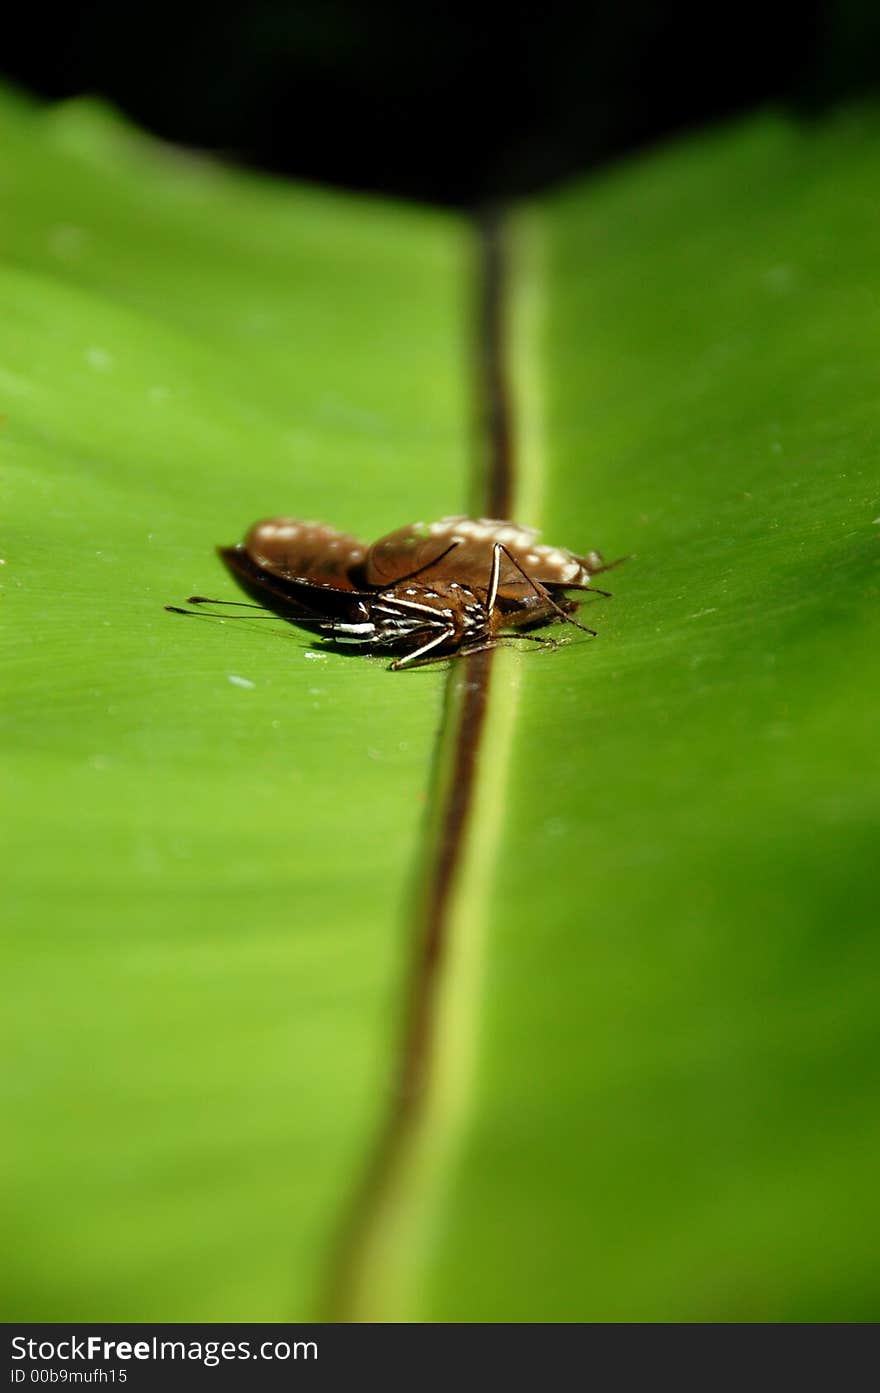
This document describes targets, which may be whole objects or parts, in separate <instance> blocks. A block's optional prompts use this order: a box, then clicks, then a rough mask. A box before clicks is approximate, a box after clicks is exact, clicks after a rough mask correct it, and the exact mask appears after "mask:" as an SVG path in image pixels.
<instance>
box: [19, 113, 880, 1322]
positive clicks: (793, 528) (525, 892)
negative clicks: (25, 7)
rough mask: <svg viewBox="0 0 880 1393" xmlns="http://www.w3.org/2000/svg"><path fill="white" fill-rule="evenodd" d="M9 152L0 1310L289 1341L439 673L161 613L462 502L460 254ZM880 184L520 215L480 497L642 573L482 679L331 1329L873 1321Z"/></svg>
mask: <svg viewBox="0 0 880 1393" xmlns="http://www.w3.org/2000/svg"><path fill="white" fill-rule="evenodd" d="M0 119H2V123H3V136H4V138H3V141H2V143H0V206H2V208H3V210H4V211H3V216H2V223H0V252H2V270H0V305H2V323H3V329H2V331H0V393H2V398H3V403H2V407H0V409H2V411H3V412H4V414H5V420H4V421H3V423H2V425H0V456H2V460H3V465H4V470H5V472H6V479H7V483H6V485H5V492H6V496H7V509H6V513H7V517H8V519H9V525H8V528H7V532H6V535H5V538H4V548H5V550H4V557H5V560H6V565H5V567H4V568H3V581H4V592H5V593H4V600H3V612H4V616H5V621H6V623H5V628H6V635H7V637H6V644H7V645H8V656H7V657H6V658H5V659H4V681H5V693H4V709H5V714H6V717H7V727H8V730H9V740H8V756H7V761H6V763H7V770H8V777H7V796H6V798H5V800H4V806H5V808H6V809H7V824H8V828H7V834H6V844H7V846H8V847H9V848H10V849H11V853H12V854H11V856H10V859H9V865H10V871H9V873H8V875H7V877H6V882H5V885H4V893H3V898H4V903H8V905H9V907H10V911H11V912H10V913H8V914H5V915H4V919H5V921H6V922H5V926H4V932H5V933H6V934H7V935H8V938H9V946H8V949H7V960H8V964H9V970H8V971H6V972H5V973H4V979H3V988H2V990H3V993H4V995H5V998H6V1006H5V1008H4V1012H3V1020H4V1029H6V1030H8V1031H9V1033H10V1044H9V1047H8V1048H7V1049H6V1050H5V1056H6V1058H7V1060H8V1061H9V1067H8V1068H7V1070H6V1071H5V1085H4V1087H5V1089H6V1090H7V1092H6V1103H5V1107H6V1109H7V1111H8V1117H9V1125H8V1126H7V1127H6V1129H5V1130H6V1132H7V1135H8V1136H10V1137H11V1138H12V1141H11V1142H9V1143H7V1146H6V1151H5V1157H4V1160H5V1165H6V1168H7V1171H8V1181H7V1184H6V1185H5V1187H4V1204H7V1205H8V1206H9V1220H8V1223H7V1231H8V1232H10V1233H11V1234H12V1238H13V1242H12V1244H11V1246H10V1248H9V1251H10V1252H11V1254H12V1259H11V1261H7V1262H6V1263H5V1264H4V1268H5V1275H4V1284H5V1290H4V1306H5V1310H6V1312H7V1318H8V1319H11V1318H18V1319H21V1318H27V1317H30V1318H31V1319H97V1318H103V1319H117V1320H123V1319H128V1320H131V1319H144V1320H147V1319H163V1318H164V1319H170V1320H199V1319H204V1320H233V1319H237V1320H247V1319H263V1320H282V1319H303V1318H306V1317H308V1316H309V1315H312V1314H314V1312H315V1310H316V1309H317V1302H318V1301H319V1298H320V1296H321V1293H322V1291H323V1290H324V1281H325V1276H326V1266H327V1259H328V1253H329V1250H330V1245H331V1242H332V1240H333V1237H334V1235H335V1234H336V1233H337V1231H338V1225H339V1222H340V1219H341V1217H342V1215H343V1214H344V1212H345V1211H346V1207H347V1205H348V1203H349V1201H350V1197H351V1194H352V1192H353V1190H354V1188H355V1187H356V1186H357V1183H358V1180H359V1178H360V1177H361V1176H362V1175H363V1173H364V1168H365V1166H366V1164H367V1160H368V1158H369V1156H370V1154H371V1152H372V1147H373V1144H374V1141H375V1137H376V1135H377V1133H378V1131H379V1130H380V1128H381V1126H382V1123H383V1121H384V1119H385V1118H386V1117H387V1115H388V1111H389V1108H390V1107H391V1106H392V1101H393V1088H392V1080H393V1078H394V1051H395V1045H396V1041H397V1038H398V1021H399V1015H400V1009H401V1002H402V1000H403V998H404V997H405V992H406V987H405V979H406V974H407V971H408V969H409V964H410V958H411V950H412V943H411V923H412V920H411V915H412V899H411V892H412V886H413V876H414V868H415V867H416V866H417V864H418V862H419V859H420V857H421V856H422V855H423V854H424V839H425V836H426V824H425V820H424V814H425V808H426V799H427V798H428V793H429V775H430V766H431V761H432V758H433V757H434V751H435V740H436V735H437V731H438V727H439V725H440V723H441V719H442V699H443V687H444V680H445V679H444V676H443V674H442V672H440V671H436V670H427V671H425V672H422V673H414V674H411V675H409V676H407V675H404V674H400V675H395V674H389V673H388V672H387V671H386V670H385V667H384V665H383V664H382V663H381V662H379V661H373V660H365V659H363V658H354V657H352V658H343V657H336V656H334V657H315V656H310V655H312V654H313V653H314V651H315V650H314V649H313V648H311V647H310V645H309V643H308V640H307V639H306V638H305V637H304V636H303V635H297V634H294V633H293V632H292V631H290V630H284V629H281V628H280V626H276V625H274V624H273V623H272V622H263V621H256V620H255V621H252V622H243V623H232V622H227V623H224V624H220V623H218V622H216V621H209V620H183V619H180V620H178V619H177V618H176V617H175V616H171V615H167V614H165V613H164V611H163V610H162V606H163V604H165V603H166V602H169V601H171V602H174V601H178V600H180V599H181V598H183V597H184V596H185V595H186V594H188V593H190V592H192V591H199V592H202V593H205V592H208V593H211V592H212V590H213V591H216V592H217V593H222V594H224V595H227V596H230V597H231V596H232V595H233V594H234V591H233V589H232V587H231V584H230V582H229V581H228V580H227V579H226V578H225V577H224V576H223V574H222V572H221V570H220V567H219V564H218V563H217V562H216V560H215V559H214V557H213V555H212V547H213V546H214V544H215V543H217V542H231V541H234V540H236V539H237V536H239V535H241V534H242V533H243V532H244V530H245V528H246V526H247V525H248V524H249V523H250V522H252V521H253V520H254V519H255V518H257V517H259V516H265V515H269V514H272V513H292V514H295V515H298V516H304V517H316V518H321V519H325V520H327V521H328V522H331V523H333V524H335V525H336V526H339V527H341V528H345V529H346V530H351V531H352V532H355V533H356V534H358V535H362V536H365V537H368V538H369V537H371V536H372V537H377V536H379V535H381V534H382V533H383V532H388V531H390V530H392V528H394V527H395V526H401V525H404V524H406V523H407V522H410V521H413V520H414V519H417V518H431V517H438V516H442V515H443V514H446V513H456V512H461V511H464V510H465V508H467V507H468V506H469V504H470V502H471V499H472V497H473V492H472V478H473V474H474V443H473V429H472V426H473V402H474V384H473V380H472V379H473V360H474V354H473V344H472V342H471V340H470V339H469V334H470V333H471V331H472V324H471V322H470V321H471V319H472V318H473V305H474V299H475V296H474V283H473V267H474V239H473V234H472V233H471V231H470V229H469V227H468V226H467V224H466V223H465V222H464V220H463V219H458V218H455V217H450V216H447V215H444V214H440V213H434V212H428V211H421V210H417V209H413V208H408V207H404V206H393V205H385V204H381V203H377V202H371V201H369V200H363V199H350V198H346V197H344V196H342V195H337V194H325V193H322V192H320V191H317V190H303V189H299V188H296V187H295V186H294V187H291V186H284V185H279V184H276V183H272V182H270V181H266V180H262V179H257V178H254V177H252V176H245V175H242V174H236V173H232V172H226V171H220V170H217V169H216V168H214V167H212V166H210V165H207V164H205V163H204V162H202V161H200V160H199V159H197V158H196V157H190V156H186V155H183V154H181V153H179V152H173V151H166V150H162V149H160V148H157V146H156V145H155V144H153V143H151V142H147V141H145V140H143V139H142V138H141V137H139V136H137V135H136V134H135V133H133V132H132V131H131V130H130V129H128V128H127V127H125V126H124V125H122V124H121V123H120V122H119V121H118V120H117V119H116V118H115V117H113V116H112V115H111V114H110V113H108V112H106V111H105V110H103V109H101V108H100V107H96V106H95V105H92V104H89V103H74V104H71V105H67V106H62V107H59V108H57V109H55V110H52V111H48V112H43V111H34V110H31V109H30V107H28V106H27V105H26V104H23V103H20V102H18V101H17V100H16V99H14V98H12V97H8V98H4V100H3V104H2V106H0ZM878 153H880V127H878V125H877V124H876V121H875V118H873V117H872V116H871V115H870V114H865V113H857V114H854V115H851V116H849V117H841V118H839V119H836V120H833V121H831V122H829V123H828V124H826V125H817V126H813V127H811V128H805V129H799V128H798V127H796V126H795V125H793V124H791V123H789V122H787V121H785V120H783V119H781V118H777V117H774V116H767V117H763V118H760V119H757V120H752V121H749V122H746V123H743V124H740V125H738V126H736V127H733V128H731V129H730V130H727V131H725V132H722V133H721V134H710V135H707V136H704V137H701V138H697V139H692V140H690V141H687V142H685V143H683V144H681V145H679V146H677V147H674V148H672V149H670V150H667V151H664V152H659V153H656V154H652V155H651V156H650V157H646V158H645V159H643V160H640V161H637V162H633V163H631V164H629V165H627V166H626V167H623V168H621V169H619V170H617V171H614V172H610V173H606V174H602V175H599V176H594V177H591V178H590V179H587V180H584V181H583V183H581V184H578V185H574V186H572V187H571V188H569V189H567V190H563V191H562V192H560V193H557V194H553V195H551V196H548V197H546V198H543V199H541V200H537V201H536V202H535V203H533V204H532V205H530V206H529V207H528V208H524V209H520V210H518V211H516V212H515V213H514V214H513V215H512V216H511V218H510V220H509V226H508V237H507V242H508V252H509V254H508V285H507V302H508V314H507V321H508V345H507V351H508V370H509V389H510V390H509V395H510V402H511V410H512V418H513V425H514V434H515V441H516V452H515V462H516V470H517V477H516V481H515V482H516V490H515V491H516V498H517V503H516V507H515V509H514V512H515V514H516V515H517V517H518V519H519V520H520V521H521V522H523V523H525V524H533V525H537V526H539V527H541V528H542V529H543V533H544V537H545V539H546V540H548V541H550V542H553V543H554V544H555V543H558V544H560V545H562V546H566V547H571V548H573V549H574V550H576V551H586V550H587V549H589V548H592V547H599V548H601V549H602V551H603V552H605V554H606V555H609V556H613V555H619V554H623V553H633V556H632V559H631V560H630V561H628V562H627V564H626V565H625V566H624V567H622V568H620V570H619V571H616V572H614V573H613V580H612V577H611V576H609V588H611V589H613V590H614V592H615V597H614V599H613V600H612V601H610V602H595V603H593V604H591V606H590V607H589V609H588V610H587V616H585V617H587V618H588V622H595V627H596V628H597V629H598V630H599V634H600V636H599V638H598V639H597V640H590V639H588V638H586V636H581V635H576V636H574V637H573V638H572V640H571V641H570V642H569V643H567V644H566V645H565V646H564V647H562V648H561V649H559V650H557V651H555V652H547V653H543V652H537V653H525V654H521V653H514V652H504V653H501V654H499V655H498V657H497V659H496V661H495V663H494V667H493V672H492V677H491V686H490V693H489V708H488V718H487V723H486V727H485V731H484V736H483V748H482V750H481V753H480V762H479V777H478V786H477V794H476V802H475V805H474V808H473V810H472V816H471V819H470V823H469V828H468V837H467V842H466V845H465V848H464V860H463V864H462V867H461V873H460V876H459V879H458V881H457V883H456V888H455V893H454V896H453V901H452V914H451V918H450V922H449V941H448V945H447V953H446V958H445V964H444V974H443V976H442V979H441V982H440V995H439V999H438V1002H437V1010H436V1014H435V1017H434V1050H433V1055H432V1067H431V1074H430V1081H429V1087H428V1090H427V1093H426V1097H425V1099H424V1103H423V1107H422V1110H421V1112H420V1114H419V1120H418V1125H417V1127H416V1128H415V1131H414V1134H413V1136H412V1137H411V1138H410V1141H409V1143H408V1145H407V1146H406V1148H404V1149H403V1150H402V1152H401V1154H400V1155H399V1156H397V1157H396V1158H395V1164H394V1165H392V1166H389V1177H390V1184H389V1189H388V1192H387V1194H386V1196H385V1202H384V1203H383V1204H382V1205H381V1206H377V1207H376V1209H375V1212H374V1213H373V1214H372V1216H370V1218H371V1221H370V1223H369V1224H368V1225H367V1226H366V1229H365V1231H364V1234H363V1235H362V1236H361V1240H360V1247H359V1249H358V1250H356V1251H353V1252H351V1253H350V1254H349V1261H350V1265H351V1267H352V1269H353V1271H354V1272H355V1275H356V1278H357V1280H356V1283H355V1286H356V1290H357V1299H356V1304H355V1309H354V1310H353V1312H350V1313H349V1314H354V1315H356V1316H358V1317H361V1318H378V1319H383V1320H413V1319H415V1320H468V1321H472V1320H481V1319H485V1320H497V1321H520V1320H537V1321H542V1320H602V1319H612V1320H640V1319H641V1320H691V1319H694V1320H704V1319H705V1320H777V1319H781V1320H834V1319H840V1320H861V1319H871V1318H873V1314H874V1312H875V1311H876V1303H877V1297H878V1293H877V1279H876V1275H875V1268H876V1261H875V1258H874V1254H875V1252H876V1247H877V1239H878V1232H877V1230H878V1223H877V1205H876V1200H875V1197H874V1192H875V1189H876V1185H875V1181H874V1170H875V1160H874V1157H875V1155H876V1150H877V1145H878V1130H880V1128H878V1122H877V1112H876V1107H875V1103H874V1094H875V1091H876V1087H875V1078H876V1073H877V1067H878V1063H880V1039H878V1030H877V1025H876V1008H875V1005H874V997H875V990H874V985H873V984H874V979H875V977H876V975H877V971H878V966H880V964H878V958H880V949H878V947H877V934H876V913H875V911H874V900H875V898H876V897H875V894H874V888H873V865H872V856H873V848H874V846H875V845H876V843H877V839H878V831H880V827H878V824H880V792H878V778H877V775H878V763H880V760H878V755H877V741H876V716H875V712H876V706H877V689H878V676H880V657H878V652H880V648H878V632H877V630H878V623H877V617H876V616H877V598H878V570H877V556H878V553H877V543H878V534H880V479H878V469H877V461H878V444H877V442H878V441H880V394H878V392H877V387H876V384H877V381H878V370H880V349H878V344H880V336H878V304H880V300H878V290H877V287H878V285H880V250H878V242H877V237H876V235H875V228H874V222H875V220H876V218H875V212H874V202H875V192H874V190H875V184H876V173H875V172H876V167H877V159H878ZM276 628H278V629H279V630H280V632H278V633H275V632H274V631H275V629H276ZM427 825H428V826H430V824H427Z"/></svg>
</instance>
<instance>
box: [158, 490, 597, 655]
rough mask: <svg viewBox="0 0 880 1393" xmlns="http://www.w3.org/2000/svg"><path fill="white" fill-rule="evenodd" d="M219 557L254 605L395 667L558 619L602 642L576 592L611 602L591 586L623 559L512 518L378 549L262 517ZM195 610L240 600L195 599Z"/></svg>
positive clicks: (319, 527) (471, 523)
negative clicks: (582, 550)
mask: <svg viewBox="0 0 880 1393" xmlns="http://www.w3.org/2000/svg"><path fill="white" fill-rule="evenodd" d="M218 553H219V555H220V557H221V558H222V560H223V561H224V562H225V564H226V566H227V567H228V569H229V570H230V571H231V573H232V575H233V576H234V577H235V579H236V580H237V581H238V583H239V584H240V585H241V586H242V588H243V589H244V590H245V591H246V593H248V594H249V595H251V596H252V598H253V599H254V600H256V601H257V602H258V606H257V607H259V608H261V609H268V610H270V611H272V612H273V613H274V615H275V616H276V617H278V618H282V619H286V620H288V621H289V622H290V623H292V624H296V625H297V626H298V627H300V628H303V629H306V630H308V631H310V632H312V633H315V634H317V635H318V636H320V637H321V638H324V639H326V640H327V641H329V642H330V643H332V644H333V645H338V646H339V647H340V648H343V649H344V648H348V649H353V650H355V651H357V650H360V651H361V652H365V653H373V654H376V653H389V654H396V655H397V656H396V657H395V658H394V661H393V662H392V663H391V667H392V669H394V670H395V671H397V670H400V669H401V668H407V667H419V666H424V665H425V664H427V663H433V662H441V661H443V660H445V659H446V658H449V657H453V656H456V655H464V654H468V653H478V652H480V651H482V650H485V649H488V648H495V647H497V646H498V645H499V644H500V643H501V642H502V641H503V640H504V639H505V638H511V637H519V638H526V639H529V640H530V641H532V642H537V643H542V642H545V643H546V642H550V640H546V639H541V638H538V637H535V636H534V635H533V634H532V633H531V632H530V631H531V630H533V629H540V628H544V627H545V626H547V625H549V624H554V623H557V622H560V621H564V622H567V623H569V624H573V625H574V626H575V627H576V628H578V629H581V630H583V631H584V632H585V633H588V634H592V635H594V636H595V633H596V631H595V629H590V628H587V626H586V625H585V624H581V623H579V622H578V620H577V619H575V618H574V617H573V616H574V614H575V612H576V610H577V609H578V606H579V603H580V601H579V600H576V599H572V598H571V596H570V594H569V592H570V591H589V592H590V593H592V594H599V595H603V596H606V597H607V596H608V593H609V592H608V591H607V590H598V591H597V590H596V587H595V586H592V585H591V584H590V581H591V579H592V577H593V576H595V575H596V574H598V573H599V572H601V571H607V570H610V569H611V567H612V566H616V565H618V564H619V562H617V561H613V562H608V563H606V562H605V561H604V560H603V558H602V556H601V554H600V553H599V552H597V551H590V552H587V554H586V555H584V556H579V555H577V554H576V553H575V552H571V551H567V550H565V549H564V548H562V547H550V546H545V545H543V544H542V543H540V542H539V541H538V533H537V532H536V531H535V530H534V528H530V527H521V526H519V525H518V524H517V523H514V522H505V521H501V520H498V519H494V518H470V517H458V516H457V517H448V518H441V519H440V520H439V521H438V522H431V523H424V522H415V523H409V524H408V525H407V526H406V527H400V528H398V529H397V530H396V531H395V532H389V533H388V535H387V536H385V537H380V538H379V540H378V541H377V542H374V543H373V544H372V546H368V545H367V544H366V543H364V542H361V541H359V540H358V539H357V538H356V537H352V536H349V535H348V534H347V533H344V532H338V531H337V530H336V529H335V528H332V527H328V526H326V525H325V524H323V523H318V522H304V521H301V520H299V519H297V518H287V517H276V518H264V519H263V520H262V521H260V522H256V523H254V525H253V526H252V527H251V528H250V530H249V531H248V533H247V536H246V537H245V539H244V541H243V542H239V543H238V544H237V545H236V546H232V547H218ZM623 559H624V558H621V560H623ZM188 603H189V604H191V605H202V604H219V603H223V604H225V603H232V604H234V603H236V602H235V601H229V602H227V601H216V600H209V599H207V598H206V597H205V596H203V595H192V596H190V599H189V601H188ZM239 603H240V602H239ZM166 608H167V609H170V610H172V611H174V612H175V613H179V614H192V613H194V612H195V611H193V610H185V609H181V608H180V607H179V606H177V605H167V606H166Z"/></svg>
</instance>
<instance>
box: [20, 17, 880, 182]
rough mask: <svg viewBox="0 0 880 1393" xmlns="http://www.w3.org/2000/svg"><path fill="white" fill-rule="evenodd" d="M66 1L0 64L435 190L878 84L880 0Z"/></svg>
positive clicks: (240, 141) (178, 124) (286, 153)
mask: <svg viewBox="0 0 880 1393" xmlns="http://www.w3.org/2000/svg"><path fill="white" fill-rule="evenodd" d="M495 15H496V17H495V18H494V20H493V19H490V18H489V13H488V11H487V10H485V9H480V8H479V7H478V6H475V5H474V4H461V3H446V4H432V3H426V4H423V5H418V4H412V3H410V4H404V3H401V0H375V3H371V0H360V3H357V0H251V2H250V3H247V0H238V3H232V0H215V3H213V4H210V5H208V4H206V5H195V4H191V3H176V4H175V3H172V0H152V2H151V3H149V4H147V3H145V0H97V3H92V4H82V3H80V4H78V3H75V0H73V2H72V3H69V4H67V5H66V6H65V7H64V8H62V9H59V10H58V12H57V14H56V13H50V12H48V11H47V10H46V9H45V8H43V7H40V6H38V5H37V6H34V7H31V8H30V9H26V10H24V12H22V11H21V10H19V11H18V14H17V16H16V27H15V29H14V30H12V31H10V28H9V25H8V23H7V22H5V27H4V34H3V42H2V57H0V66H2V69H3V70H4V72H5V74H6V76H8V77H9V78H12V79H13V80H14V81H16V82H18V83H19V84H20V85H22V86H24V87H26V88H29V89H31V90H32V91H35V92H37V93H39V94H41V95H43V96H46V97H50V98H58V97H66V96H72V95H77V94H80V93H82V92H93V93H98V94H100V95H102V96H104V97H106V98H109V99H110V100H111V101H112V102H114V103H115V104H116V105H117V106H119V107H120V108H121V109H122V110H123V111H124V112H125V113H127V115H128V116H130V117H131V118H132V119H133V120H134V121H136V122H137V123H139V124H140V125H142V126H145V127H146V128H147V129H149V130H152V131H153V132H155V133H156V134H158V135H161V136H163V137H165V138H167V139H169V140H173V141H176V142H179V143H182V144H185V145H189V146H194V147H197V148H200V149H206V150H213V151H217V152H219V153H221V154H223V155H224V156H226V157H228V158H232V159H235V160H237V161H239V162H241V163H246V164H252V165H255V166H259V167H263V168H268V169H273V170H277V171H281V172H283V173H285V174H289V175H293V176H298V177H301V178H307V179H312V180H318V181H321V182H328V183H335V184H342V185H347V186H349V187H355V188H367V189H378V190H381V191H383V192H386V193H394V194H403V195H406V196H409V197H414V198H421V199H430V200H433V201H438V202H451V203H461V204H473V203H478V202H481V201H485V200H491V199H497V198H499V197H503V196H511V195H513V196H515V195H518V194H524V193H529V192H531V191H533V190H534V189H536V188H540V187H542V186H544V185H546V184H548V183H551V182H552V181H554V180H556V179H559V178H560V177H564V176H566V175H571V174H574V173H576V172H578V171H581V170H583V169H586V168H589V167H591V166H595V165H597V164H602V163H605V162H607V161H608V160H610V159H613V158H615V157H616V156H619V155H621V154H623V153H626V152H628V151H631V150H634V149H638V148H640V147H643V146H645V145H647V144H650V143H652V142H654V141H656V140H658V139H660V138H662V137H664V136H666V135H670V134H672V133H675V132H679V131H681V130H685V129H688V128H690V127H693V126H695V125H699V124H702V123H705V122H707V121H711V120H713V119H717V118H719V117H723V116H727V115H730V114H732V113H736V112H739V111H743V110H746V109H748V108H749V107H752V106H755V105H757V104H759V103H763V102H767V101H772V102H776V103H784V104H785V105H787V106H789V107H790V108H791V109H793V110H795V111H797V112H798V113H800V114H801V115H803V116H804V117H805V118H806V119H809V116H810V115H811V114H812V113H815V112H819V111H821V110H823V109H824V108H825V107H827V106H828V105H829V104H831V103H833V102H834V101H837V100H839V99H841V98H845V97H849V96H853V95H858V94H860V93H862V92H865V91H867V90H870V89H871V88H873V87H874V86H875V85H876V83H877V77H878V72H880V63H878V52H880V0H800V3H791V0H780V3H776V4H774V3H772V0H765V2H764V3H758V2H757V0H740V2H739V3H735V4H734V3H730V0H718V2H717V3H715V4H713V3H711V0H707V3H706V4H705V5H701V6H696V5H692V4H689V3H686V4H674V3H672V0H618V2H617V3H615V0H604V3H602V4H596V3H590V0H586V3H584V4H581V5H577V6H575V5H572V4H571V3H566V4H561V3H559V2H558V0H547V3H544V4H532V5H527V4H515V3H514V4H510V5H508V6H507V7H506V8H504V9H503V10H501V9H499V10H497V11H496V12H495Z"/></svg>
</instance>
